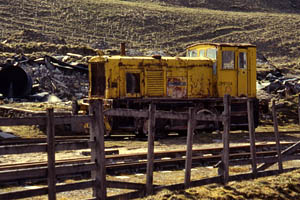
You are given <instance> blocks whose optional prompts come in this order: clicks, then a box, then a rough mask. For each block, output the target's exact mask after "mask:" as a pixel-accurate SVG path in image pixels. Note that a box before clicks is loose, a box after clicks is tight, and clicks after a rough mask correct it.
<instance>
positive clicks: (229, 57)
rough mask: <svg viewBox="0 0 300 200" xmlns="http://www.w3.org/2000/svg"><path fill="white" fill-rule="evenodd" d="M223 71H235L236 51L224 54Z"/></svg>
mask: <svg viewBox="0 0 300 200" xmlns="http://www.w3.org/2000/svg"><path fill="white" fill-rule="evenodd" d="M222 69H234V51H223V52H222Z"/></svg>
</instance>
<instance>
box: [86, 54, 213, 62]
mask: <svg viewBox="0 0 300 200" xmlns="http://www.w3.org/2000/svg"><path fill="white" fill-rule="evenodd" d="M103 59H110V60H122V61H125V60H128V61H129V60H182V61H185V60H187V61H192V60H194V61H199V60H201V61H208V62H209V61H210V59H209V58H204V57H203V58H201V59H199V57H195V58H191V57H169V56H161V57H160V56H157V57H156V56H107V55H104V56H94V57H92V58H91V59H90V60H89V62H99V61H101V60H103Z"/></svg>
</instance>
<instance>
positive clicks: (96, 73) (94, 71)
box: [89, 62, 106, 97]
mask: <svg viewBox="0 0 300 200" xmlns="http://www.w3.org/2000/svg"><path fill="white" fill-rule="evenodd" d="M104 66H105V65H104V63H103V62H98V63H90V65H89V73H90V74H89V76H90V89H89V96H90V97H104V95H105V88H106V80H105V67H104Z"/></svg>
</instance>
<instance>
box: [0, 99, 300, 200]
mask: <svg viewBox="0 0 300 200" xmlns="http://www.w3.org/2000/svg"><path fill="white" fill-rule="evenodd" d="M223 102H224V112H223V113H222V114H220V115H211V114H203V113H202V114H196V113H195V109H194V108H190V109H189V111H188V112H186V113H174V112H166V111H158V110H156V107H155V105H154V104H150V105H149V110H148V111H145V110H144V111H136V110H128V109H127V110H123V109H111V110H107V111H104V110H103V107H102V106H103V104H102V101H101V100H91V101H90V107H89V108H90V111H89V113H90V115H88V116H77V115H71V116H63V117H62V116H55V115H54V114H53V109H48V110H47V115H46V116H38V117H26V118H20V119H17V118H15V119H12V118H0V126H15V125H37V124H38V125H46V127H47V146H45V145H40V144H31V145H28V146H26V145H23V146H22V145H21V146H20V148H18V150H17V148H10V147H4V148H0V155H3V154H10V153H24V152H47V155H48V163H47V167H44V168H43V167H41V168H35V169H24V170H15V171H9V172H8V173H9V174H6V175H8V177H11V178H26V177H28V178H29V177H30V176H31V175H32V176H47V178H48V187H45V188H40V189H30V190H25V191H17V192H9V193H2V194H0V199H18V198H26V197H33V196H37V195H43V194H48V199H50V200H55V199H56V193H57V192H63V191H69V190H76V189H84V188H89V187H92V188H93V199H129V198H134V197H140V196H144V195H145V194H146V195H150V194H153V192H154V191H157V190H161V189H163V188H168V189H182V188H188V187H193V186H199V185H204V184H209V183H223V184H227V183H228V182H229V181H232V180H242V179H249V178H256V177H261V176H268V175H273V174H278V173H281V172H284V171H287V170H291V169H283V165H282V162H283V161H285V160H290V159H299V158H298V157H299V156H294V157H291V155H292V154H293V153H295V152H297V150H298V148H299V146H300V142H297V143H295V144H293V145H292V146H290V147H288V148H287V149H285V150H283V151H282V150H281V144H280V137H279V131H278V124H277V118H276V109H275V102H273V121H274V133H275V142H276V153H275V154H276V156H274V153H272V155H273V156H270V157H269V158H267V159H261V158H258V157H257V155H258V154H259V152H257V150H256V147H257V145H256V144H255V128H254V119H253V101H252V100H250V99H249V100H247V108H248V124H249V138H250V159H248V160H235V161H231V160H230V154H229V152H230V148H229V143H230V140H229V135H230V116H231V97H230V96H228V95H225V96H224V101H223ZM104 115H106V116H132V117H145V118H148V152H147V162H146V163H143V164H144V165H146V181H145V184H138V183H127V182H118V181H107V180H106V167H107V160H106V158H105V150H104V147H105V146H104V135H105V126H104V120H103V118H104ZM160 118H166V119H182V120H186V121H187V125H188V126H187V127H188V128H187V129H188V131H187V133H188V134H187V142H186V144H187V146H186V149H187V150H186V152H185V159H183V160H182V162H184V163H185V164H184V165H185V175H184V183H178V184H176V185H169V186H156V185H153V178H154V176H153V170H154V164H155V160H154V148H155V146H154V136H155V131H154V130H155V120H156V119H160ZM197 120H201V121H221V122H222V123H223V127H224V128H223V134H222V142H223V148H222V153H221V156H220V157H219V158H218V159H219V160H220V162H219V164H218V167H219V175H218V176H216V177H212V178H205V179H201V180H197V181H191V168H192V161H193V160H194V158H193V156H192V152H193V148H192V146H193V132H194V129H195V124H196V123H195V122H196V121H197ZM74 122H77V123H89V124H90V140H89V141H86V142H76V141H74V142H71V143H66V144H56V143H55V129H54V126H55V125H56V124H64V123H74ZM87 147H89V148H91V159H90V161H89V162H84V163H71V164H66V165H62V166H56V165H55V152H57V151H60V150H67V149H68V150H73V149H82V148H87ZM249 163H250V164H251V172H250V173H246V174H239V175H235V176H230V175H229V167H230V166H234V165H242V164H249ZM258 163H262V164H261V165H260V166H257V164H258ZM276 163H277V164H278V168H279V169H278V170H269V171H264V170H266V169H268V168H269V167H270V166H272V165H274V164H276ZM86 171H88V172H89V171H90V172H91V176H92V179H91V180H89V181H82V182H79V183H73V184H63V185H56V176H57V175H62V174H68V173H81V172H86ZM2 177H4V176H2ZM6 177H7V176H6ZM6 180H7V179H6ZM111 187H112V188H123V189H133V190H135V191H134V192H130V193H126V194H121V195H117V196H110V197H108V196H107V188H111Z"/></svg>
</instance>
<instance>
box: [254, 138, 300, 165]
mask: <svg viewBox="0 0 300 200" xmlns="http://www.w3.org/2000/svg"><path fill="white" fill-rule="evenodd" d="M299 148H300V141H298V142H297V143H295V144H293V145H292V146H290V147H288V148H287V149H285V150H284V151H283V152H282V153H281V155H282V156H286V155H290V154H292V153H294V152H295V151H297V150H298V149H299ZM277 161H278V159H277ZM275 163H276V162H273V163H265V164H263V165H261V166H259V167H258V168H257V170H259V171H262V170H265V169H267V168H269V167H271V166H272V165H274V164H275Z"/></svg>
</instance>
